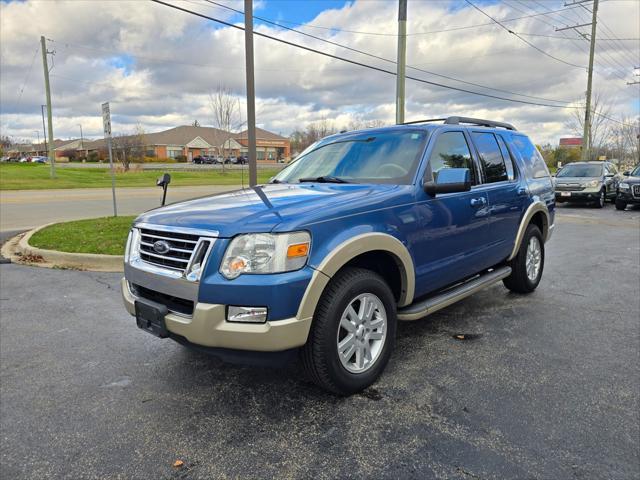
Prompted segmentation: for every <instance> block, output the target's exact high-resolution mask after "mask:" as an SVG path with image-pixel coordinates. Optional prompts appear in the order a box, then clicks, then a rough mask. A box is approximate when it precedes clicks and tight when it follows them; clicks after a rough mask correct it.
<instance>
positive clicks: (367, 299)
mask: <svg viewBox="0 0 640 480" xmlns="http://www.w3.org/2000/svg"><path fill="white" fill-rule="evenodd" d="M386 336H387V312H386V310H385V308H384V304H383V303H382V300H380V299H379V298H378V297H377V296H376V295H374V294H373V293H363V294H360V295H358V296H357V297H355V298H354V299H353V300H351V301H350V302H349V304H348V305H347V308H346V309H345V311H344V312H343V314H342V317H341V318H340V325H339V326H338V335H337V338H336V341H337V345H338V357H339V358H340V363H341V364H342V366H343V367H344V368H345V369H346V370H347V371H348V372H350V373H363V372H366V371H367V370H369V369H370V368H371V367H372V366H373V365H374V364H375V363H376V361H377V360H378V358H379V357H380V354H381V353H382V349H383V347H384V343H385V340H386Z"/></svg>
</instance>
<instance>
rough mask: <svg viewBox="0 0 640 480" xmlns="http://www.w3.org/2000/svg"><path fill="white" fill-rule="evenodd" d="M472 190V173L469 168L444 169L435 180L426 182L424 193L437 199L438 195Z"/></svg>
mask: <svg viewBox="0 0 640 480" xmlns="http://www.w3.org/2000/svg"><path fill="white" fill-rule="evenodd" d="M469 190H471V172H470V171H469V169H468V168H443V169H441V170H440V171H439V172H438V174H437V176H436V179H435V180H431V181H428V182H425V184H424V191H425V192H426V193H428V194H429V195H431V196H433V197H435V196H436V195H437V194H438V193H455V192H468V191H469Z"/></svg>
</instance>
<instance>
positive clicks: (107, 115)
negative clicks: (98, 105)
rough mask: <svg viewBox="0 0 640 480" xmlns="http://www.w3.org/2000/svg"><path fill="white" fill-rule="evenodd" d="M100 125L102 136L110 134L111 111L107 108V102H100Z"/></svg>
mask: <svg viewBox="0 0 640 480" xmlns="http://www.w3.org/2000/svg"><path fill="white" fill-rule="evenodd" d="M102 125H103V127H104V136H105V137H110V136H111V111H110V110H109V102H105V103H103V104H102Z"/></svg>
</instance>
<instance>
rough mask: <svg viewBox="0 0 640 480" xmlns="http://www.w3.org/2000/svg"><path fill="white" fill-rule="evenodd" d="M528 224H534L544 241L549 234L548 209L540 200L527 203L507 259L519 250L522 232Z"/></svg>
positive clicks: (512, 257)
mask: <svg viewBox="0 0 640 480" xmlns="http://www.w3.org/2000/svg"><path fill="white" fill-rule="evenodd" d="M530 224H534V225H536V226H537V227H538V228H539V229H540V232H541V233H542V238H543V239H544V241H545V242H546V241H547V240H548V239H549V236H550V227H551V221H550V216H549V209H548V208H547V206H546V205H545V204H544V203H543V202H542V201H536V202H534V203H532V204H531V205H529V207H528V208H527V210H526V211H525V213H524V215H523V216H522V220H520V226H519V227H518V233H517V234H516V241H515V242H514V244H513V250H512V251H511V255H510V256H509V258H508V259H507V260H513V259H514V258H515V256H516V255H517V254H518V250H520V245H521V244H522V239H523V238H524V233H525V231H526V230H527V227H528V226H529V225H530Z"/></svg>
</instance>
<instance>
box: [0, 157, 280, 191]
mask: <svg viewBox="0 0 640 480" xmlns="http://www.w3.org/2000/svg"><path fill="white" fill-rule="evenodd" d="M49 169H50V167H49V165H42V164H31V163H22V164H21V163H3V164H0V190H44V189H49V188H98V187H110V186H111V174H110V171H109V169H108V168H57V169H56V176H57V178H49ZM277 172H278V170H266V169H265V170H258V183H264V182H266V181H267V180H268V179H269V178H271V177H273V176H274V175H275V174H276V173H277ZM170 173H171V186H170V187H169V188H171V187H175V186H178V187H179V186H187V185H240V183H241V181H242V172H241V171H240V170H227V172H225V173H224V174H222V172H220V171H217V170H202V171H184V172H183V171H171V172H170ZM161 174H162V171H158V170H156V171H129V172H126V173H125V172H121V173H116V186H117V187H154V186H155V184H156V179H157V178H158V177H159V176H160V175H161ZM248 178H249V172H248V171H245V172H244V182H245V184H246V183H247V182H248Z"/></svg>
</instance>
